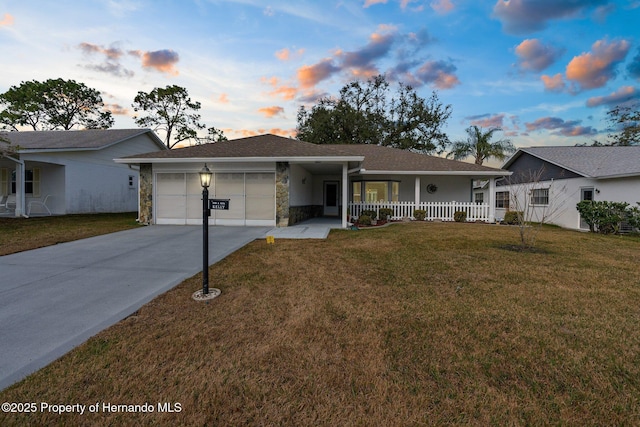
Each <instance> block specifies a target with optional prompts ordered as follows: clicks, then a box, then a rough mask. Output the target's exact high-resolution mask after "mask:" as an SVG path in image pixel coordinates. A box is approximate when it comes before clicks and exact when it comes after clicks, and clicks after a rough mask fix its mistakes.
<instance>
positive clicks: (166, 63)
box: [129, 49, 180, 76]
mask: <svg viewBox="0 0 640 427" xmlns="http://www.w3.org/2000/svg"><path fill="white" fill-rule="evenodd" d="M129 53H130V54H131V55H134V56H137V57H139V58H140V59H142V67H143V68H151V69H153V70H156V71H159V72H161V73H166V74H170V75H172V76H177V75H178V74H179V73H178V70H177V69H176V67H175V65H176V64H177V63H178V61H179V60H180V57H179V55H178V53H177V52H175V51H173V50H171V49H162V50H156V51H153V52H149V51H147V52H142V51H139V50H133V51H129Z"/></svg>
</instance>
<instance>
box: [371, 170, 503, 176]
mask: <svg viewBox="0 0 640 427" xmlns="http://www.w3.org/2000/svg"><path fill="white" fill-rule="evenodd" d="M359 173H360V174H361V175H391V174H393V175H452V176H455V175H458V176H468V175H475V176H489V177H491V176H508V175H511V174H513V172H511V171H498V170H496V171H472V170H468V171H424V170H412V171H396V170H368V169H361V170H360V172H359Z"/></svg>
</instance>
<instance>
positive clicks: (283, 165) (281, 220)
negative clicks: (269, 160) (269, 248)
mask: <svg viewBox="0 0 640 427" xmlns="http://www.w3.org/2000/svg"><path fill="white" fill-rule="evenodd" d="M289 175H290V167H289V162H276V225H277V226H278V227H286V226H288V225H289Z"/></svg>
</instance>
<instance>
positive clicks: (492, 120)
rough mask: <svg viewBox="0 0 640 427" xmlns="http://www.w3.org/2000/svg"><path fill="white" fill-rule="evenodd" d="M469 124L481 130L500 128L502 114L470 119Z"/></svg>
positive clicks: (502, 121)
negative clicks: (481, 128)
mask: <svg viewBox="0 0 640 427" xmlns="http://www.w3.org/2000/svg"><path fill="white" fill-rule="evenodd" d="M470 119H471V121H470V122H469V123H470V124H471V125H475V126H479V127H483V128H502V127H503V123H504V114H496V115H494V116H489V115H485V116H480V117H471V118H470Z"/></svg>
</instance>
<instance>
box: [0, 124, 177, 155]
mask: <svg viewBox="0 0 640 427" xmlns="http://www.w3.org/2000/svg"><path fill="white" fill-rule="evenodd" d="M146 133H148V134H149V136H150V137H151V139H152V140H154V142H156V144H158V146H159V147H162V148H166V147H165V145H164V144H163V143H162V141H161V140H160V139H159V138H158V137H157V135H156V134H155V133H154V132H153V131H151V130H150V129H88V130H70V131H60V130H51V131H20V132H6V133H3V134H2V136H4V137H5V138H7V139H8V140H9V141H11V143H12V144H13V145H16V146H18V147H19V152H27V151H28V152H33V151H58V150H60V151H63V150H65V151H77V150H100V149H103V148H106V147H108V146H111V145H113V144H117V143H119V142H122V141H125V140H127V139H131V138H134V137H136V136H138V135H143V134H146Z"/></svg>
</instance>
